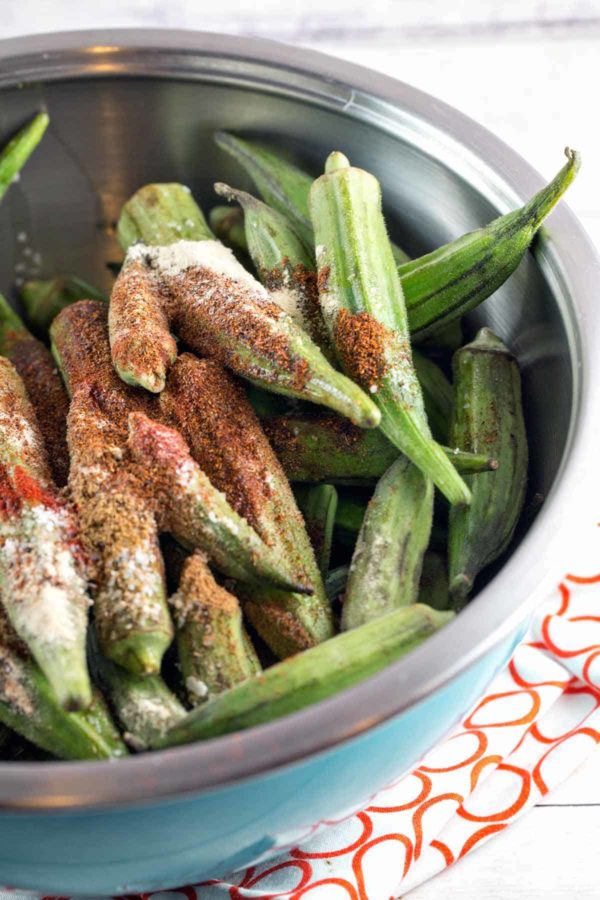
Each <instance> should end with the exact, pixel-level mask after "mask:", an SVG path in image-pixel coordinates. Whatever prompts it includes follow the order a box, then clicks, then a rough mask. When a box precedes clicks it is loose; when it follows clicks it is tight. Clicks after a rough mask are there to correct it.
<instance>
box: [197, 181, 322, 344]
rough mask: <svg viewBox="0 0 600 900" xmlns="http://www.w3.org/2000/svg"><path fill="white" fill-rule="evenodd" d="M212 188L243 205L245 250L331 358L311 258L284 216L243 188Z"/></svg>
mask: <svg viewBox="0 0 600 900" xmlns="http://www.w3.org/2000/svg"><path fill="white" fill-rule="evenodd" d="M215 191H216V192H217V194H219V195H220V196H222V197H227V199H228V200H236V201H237V202H238V203H240V204H241V206H242V207H243V210H244V221H245V226H246V239H247V246H248V252H249V254H250V257H251V258H252V262H253V263H254V266H255V268H256V271H257V273H258V277H259V279H260V281H261V283H262V284H264V286H265V287H266V288H267V289H268V291H269V294H270V297H271V299H272V300H274V301H275V303H277V305H278V306H281V308H282V309H283V310H285V312H287V313H289V315H290V316H291V317H292V318H293V319H294V321H295V322H296V324H297V325H299V326H300V328H302V329H303V330H304V331H305V332H306V333H307V334H308V335H310V337H311V338H312V339H313V341H314V342H315V344H316V345H317V346H318V347H319V348H320V349H321V350H322V351H323V353H324V355H325V356H326V357H327V359H328V360H329V361H330V362H331V361H332V360H333V359H334V353H333V348H332V346H331V341H330V339H329V334H328V333H327V329H326V327H325V322H324V321H323V315H322V313H321V307H320V306H319V291H318V289H317V273H316V269H315V262H314V258H313V257H312V256H311V254H310V253H309V252H308V250H307V249H306V246H305V245H304V243H303V242H302V240H301V239H300V237H299V236H298V235H297V233H296V232H295V231H294V228H293V227H292V225H291V224H290V223H289V221H288V219H286V217H285V216H283V215H282V214H281V213H279V212H277V210H276V209H272V208H271V207H270V206H267V205H266V203H262V202H261V201H260V200H257V199H256V197H253V196H252V194H247V193H246V192H245V191H236V190H234V189H233V188H230V187H229V186H228V185H226V184H221V183H218V184H215Z"/></svg>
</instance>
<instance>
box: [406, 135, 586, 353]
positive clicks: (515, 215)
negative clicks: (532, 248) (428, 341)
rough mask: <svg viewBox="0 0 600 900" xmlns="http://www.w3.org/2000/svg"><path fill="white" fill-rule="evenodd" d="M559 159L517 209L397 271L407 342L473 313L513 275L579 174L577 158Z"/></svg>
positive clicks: (572, 154) (571, 154)
mask: <svg viewBox="0 0 600 900" xmlns="http://www.w3.org/2000/svg"><path fill="white" fill-rule="evenodd" d="M565 154H566V156H567V163H566V165H565V166H563V168H562V169H561V170H560V172H559V173H558V174H557V175H556V177H555V178H554V179H553V180H552V181H551V182H550V183H549V184H548V185H547V186H546V187H545V188H542V190H541V191H539V192H538V193H537V194H536V195H535V196H534V197H532V198H531V200H529V202H528V203H526V204H525V205H524V206H522V207H521V208H520V209H517V210H514V211H513V212H510V213H507V214H506V215H504V216H500V217H499V218H497V219H494V221H493V222H491V223H490V224H489V225H487V226H485V227H484V228H479V229H478V230H477V231H471V232H469V233H468V234H464V235H463V236H462V237H460V238H457V240H455V241H452V242H451V243H449V244H445V245H444V246H443V247H440V248H439V249H437V250H434V251H433V252H432V253H428V254H426V255H425V256H421V257H419V258H418V259H414V260H411V261H410V262H407V263H404V264H403V265H401V266H400V267H399V269H398V272H399V274H400V279H401V281H402V288H403V291H404V297H405V300H406V308H407V311H408V324H409V327H410V331H411V335H412V337H413V339H416V340H422V339H423V338H425V337H427V336H428V335H431V334H433V332H434V331H435V330H437V329H439V328H440V326H442V325H447V324H449V323H450V322H452V320H453V319H455V318H457V317H459V316H462V315H463V314H464V313H466V312H468V311H469V310H470V309H473V308H474V307H475V306H477V305H478V304H479V303H481V302H482V301H483V300H485V299H486V298H487V297H489V296H490V295H491V294H493V292H494V291H495V290H497V289H498V288H499V287H500V285H501V284H503V283H504V282H505V281H506V279H507V278H508V276H509V275H511V274H512V272H514V270H515V269H516V268H517V266H518V264H519V263H520V261H521V259H522V258H523V255H524V253H525V251H526V250H527V248H528V247H529V244H530V243H531V241H532V239H533V236H534V235H535V233H536V231H537V230H538V228H539V227H540V225H541V224H542V222H543V221H544V219H545V218H546V216H547V215H548V214H549V213H550V212H552V210H553V209H554V207H555V206H556V204H557V203H558V201H559V200H560V198H561V197H562V195H563V194H564V192H565V191H566V190H567V188H568V187H569V185H570V184H571V182H572V181H573V179H574V178H575V176H576V174H577V172H578V170H579V166H580V162H581V160H580V156H579V154H578V153H576V152H575V151H574V150H569V148H567V149H566V150H565Z"/></svg>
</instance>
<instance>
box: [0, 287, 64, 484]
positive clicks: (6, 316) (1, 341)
mask: <svg viewBox="0 0 600 900" xmlns="http://www.w3.org/2000/svg"><path fill="white" fill-rule="evenodd" d="M0 354H2V356H6V357H7V358H8V359H10V361H11V362H12V364H13V366H14V367H15V369H16V370H17V372H18V373H19V376H20V377H21V380H22V381H23V384H24V385H25V390H26V391H27V396H28V397H29V400H30V401H31V404H32V406H33V408H34V411H35V415H36V418H37V424H38V426H39V429H40V431H41V433H42V438H43V440H44V445H45V447H46V452H47V455H48V461H49V463H50V469H51V472H52V478H53V480H54V482H55V484H56V485H57V486H58V487H63V486H64V485H65V484H66V483H67V479H68V476H69V451H68V448H67V413H68V411H69V398H68V397H67V393H66V391H65V388H64V385H63V383H62V380H61V377H60V374H59V372H58V370H57V368H56V363H55V362H54V360H53V359H52V354H51V353H50V351H49V350H48V348H47V347H46V346H45V345H44V344H42V342H41V341H38V340H37V338H35V337H34V336H33V335H32V334H30V332H29V331H28V330H27V328H26V327H25V325H24V324H23V322H22V321H21V318H20V317H19V316H18V315H17V313H16V312H15V311H14V310H13V309H12V308H11V307H10V306H9V304H8V303H7V301H6V300H5V299H4V297H3V296H2V294H0Z"/></svg>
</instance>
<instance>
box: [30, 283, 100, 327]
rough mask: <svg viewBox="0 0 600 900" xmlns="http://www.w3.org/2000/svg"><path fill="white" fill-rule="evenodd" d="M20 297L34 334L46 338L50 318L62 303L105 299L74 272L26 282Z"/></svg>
mask: <svg viewBox="0 0 600 900" xmlns="http://www.w3.org/2000/svg"><path fill="white" fill-rule="evenodd" d="M21 300H22V302H23V306H24V307H25V312H26V314H27V321H28V323H29V324H30V325H31V327H32V329H33V330H34V331H35V333H36V334H38V335H40V336H41V337H46V335H47V334H48V330H49V328H50V326H51V325H52V321H53V319H55V318H56V316H57V315H58V314H59V312H60V311H61V309H64V308H65V306H70V305H71V304H72V303H76V302H77V300H104V301H106V300H107V298H106V297H105V296H104V294H103V293H102V292H101V291H99V290H97V289H96V288H95V287H92V285H91V284H88V283H87V281H84V280H83V278H78V277H77V276H76V275H55V276H54V278H48V279H44V280H31V281H26V282H25V284H24V285H23V287H22V288H21Z"/></svg>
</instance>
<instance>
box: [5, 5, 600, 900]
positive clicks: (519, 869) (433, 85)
mask: <svg viewBox="0 0 600 900" xmlns="http://www.w3.org/2000/svg"><path fill="white" fill-rule="evenodd" d="M1 9H2V14H1V16H0V36H1V37H8V36H11V35H16V34H23V33H27V32H31V31H36V32H42V31H50V30H58V29H66V28H91V27H108V26H146V27H160V26H167V27H172V28H174V27H184V28H197V29H207V30H220V31H227V32H230V33H241V34H244V33H248V34H260V35H261V36H265V37H274V38H280V39H287V40H289V41H291V42H292V43H296V44H304V45H306V46H312V47H314V48H315V49H321V50H324V51H325V52H329V53H333V54H335V55H338V56H343V57H345V58H347V59H350V60H353V61H355V62H359V63H361V64H363V65H366V66H371V67H372V68H375V69H380V70H381V71H383V72H386V73H387V74H390V75H393V76H395V77H397V78H401V79H402V80H404V81H407V82H410V83H412V84H414V85H416V86H418V87H420V88H421V89H423V90H426V91H429V92H431V93H433V94H435V95H437V96H438V97H440V98H442V99H443V100H446V101H447V102H449V103H451V104H453V105H454V106H457V107H459V108H460V109H461V110H463V111H464V112H466V113H468V114H469V115H471V116H473V117H474V118H475V119H477V120H479V121H480V122H482V123H483V124H485V125H486V126H487V127H488V128H490V129H491V130H492V131H494V132H496V133H497V134H498V135H499V136H500V137H502V138H503V139H504V140H505V141H506V142H508V143H509V144H511V145H512V146H513V147H514V148H515V149H517V150H518V151H519V152H520V153H521V154H522V155H523V156H524V157H526V158H527V159H528V160H529V161H530V162H531V163H532V164H533V165H535V166H536V167H537V168H538V169H539V170H540V171H541V172H542V173H543V174H544V175H547V176H550V175H552V174H553V173H554V172H555V171H556V169H557V168H558V166H559V165H560V164H561V153H562V148H563V147H564V146H565V144H569V145H570V146H572V147H575V148H576V149H578V150H580V151H581V152H582V154H583V161H584V166H583V170H582V173H581V175H580V177H579V179H578V182H577V183H576V185H575V186H574V187H573V188H572V190H571V192H570V195H569V202H570V204H571V206H572V207H573V209H574V210H575V211H576V212H577V213H578V215H579V216H580V218H581V219H582V221H583V222H584V224H585V225H586V227H587V229H588V231H589V233H590V235H591V236H592V237H593V239H594V240H595V241H596V244H597V246H598V247H599V248H600V117H599V114H598V100H597V96H598V85H599V84H600V0H487V2H485V0H462V2H461V0H459V2H455V3H447V2H441V0H440V2H435V0H397V2H386V0H367V2H364V0H360V2H358V0H345V2H343V0H340V2H336V0H322V2H320V3H319V4H318V5H317V4H311V3H310V2H306V0H304V2H303V3H298V2H297V0H262V2H261V3H260V4H257V3H256V2H255V0H220V2H219V3H218V4H214V5H213V6H212V8H210V7H209V5H208V4H205V3H202V2H199V0H178V2H177V3H170V2H167V0H96V2H95V3H94V4H73V2H72V0H3V2H2V4H1ZM598 301H599V302H600V285H599V286H598ZM599 846H600V756H599V755H598V754H596V756H595V757H592V759H591V760H590V761H589V762H588V763H587V764H586V765H585V766H583V767H582V768H581V770H579V771H578V772H577V773H576V774H575V775H574V776H573V777H572V778H571V779H570V780H569V781H568V782H567V783H566V784H564V785H563V787H562V788H560V789H559V790H558V791H556V792H555V793H554V794H552V795H551V796H549V797H548V798H546V800H545V801H544V804H543V805H541V806H539V807H537V808H536V809H535V810H533V811H532V812H531V813H530V814H529V815H527V816H526V817H525V818H524V819H523V820H521V821H520V822H519V823H517V824H516V825H514V826H512V827H511V828H509V829H507V830H506V831H505V832H503V833H501V834H500V835H499V836H496V837H494V838H493V839H492V840H491V841H490V842H488V843H487V844H486V845H485V846H484V847H482V848H481V849H480V850H479V851H477V852H475V853H473V854H472V855H471V856H470V857H468V858H467V859H465V860H463V861H462V862H460V863H458V864H457V865H456V866H453V867H452V868H451V869H450V870H449V871H447V872H445V873H443V874H442V875H440V876H438V878H436V879H434V880H433V881H432V882H429V883H428V884H425V885H423V886H421V887H420V888H417V889H416V890H415V891H413V892H412V893H411V894H410V900H433V898H436V900H437V898H442V897H443V898H444V900H480V898H481V897H482V896H485V897H486V898H487V900H530V898H532V897H544V900H564V898H569V900H579V898H580V900H587V898H590V900H591V898H594V900H597V898H599V897H600V885H599V883H598V881H599V879H598V875H597V857H598V850H597V848H598V847H599ZM373 900H379V898H373Z"/></svg>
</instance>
